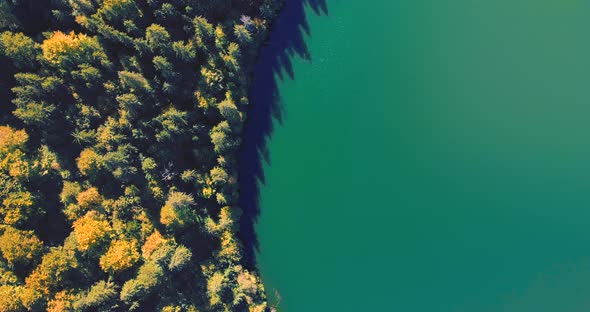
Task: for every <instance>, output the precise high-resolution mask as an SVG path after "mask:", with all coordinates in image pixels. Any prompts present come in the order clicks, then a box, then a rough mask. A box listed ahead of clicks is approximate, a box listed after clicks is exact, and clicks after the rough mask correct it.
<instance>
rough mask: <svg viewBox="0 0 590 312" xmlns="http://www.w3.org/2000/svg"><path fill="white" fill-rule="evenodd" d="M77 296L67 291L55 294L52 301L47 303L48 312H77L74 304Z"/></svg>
mask: <svg viewBox="0 0 590 312" xmlns="http://www.w3.org/2000/svg"><path fill="white" fill-rule="evenodd" d="M74 300H76V296H75V295H73V294H71V293H68V292H66V291H60V292H58V293H57V294H55V297H54V298H53V299H52V300H49V302H48V303H47V312H70V311H75V309H74V305H73V302H74Z"/></svg>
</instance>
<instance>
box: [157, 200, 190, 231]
mask: <svg viewBox="0 0 590 312" xmlns="http://www.w3.org/2000/svg"><path fill="white" fill-rule="evenodd" d="M194 205H195V200H194V199H193V197H192V196H191V195H189V194H185V193H181V192H171V193H170V194H169V195H168V199H167V200H166V204H165V205H164V207H162V210H161V211H160V222H162V224H164V225H165V226H167V227H168V228H170V229H173V230H175V229H182V228H184V227H186V226H188V225H191V224H192V223H194V222H195V213H194V211H193V206H194Z"/></svg>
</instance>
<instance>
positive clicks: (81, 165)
mask: <svg viewBox="0 0 590 312" xmlns="http://www.w3.org/2000/svg"><path fill="white" fill-rule="evenodd" d="M76 162H77V164H78V170H80V173H82V174H83V175H85V176H91V177H92V176H96V175H97V174H98V172H99V170H100V169H102V168H103V166H104V160H103V158H102V157H101V156H100V155H98V154H97V153H96V152H95V151H94V150H93V149H91V148H86V149H84V150H83V151H82V152H81V153H80V157H78V158H77V159H76Z"/></svg>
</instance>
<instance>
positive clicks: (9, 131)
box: [0, 126, 29, 154]
mask: <svg viewBox="0 0 590 312" xmlns="http://www.w3.org/2000/svg"><path fill="white" fill-rule="evenodd" d="M28 139H29V135H28V134H27V133H26V132H25V130H14V129H13V128H11V127H9V126H0V154H4V153H7V152H11V151H14V150H15V149H17V148H22V147H23V146H24V145H25V143H27V140H28Z"/></svg>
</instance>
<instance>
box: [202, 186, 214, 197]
mask: <svg viewBox="0 0 590 312" xmlns="http://www.w3.org/2000/svg"><path fill="white" fill-rule="evenodd" d="M202 192H203V197H205V198H209V197H211V196H212V195H213V193H215V190H214V189H213V188H211V187H209V186H207V187H204V188H203V190H202Z"/></svg>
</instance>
